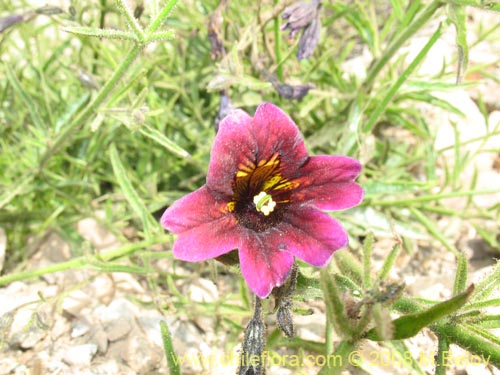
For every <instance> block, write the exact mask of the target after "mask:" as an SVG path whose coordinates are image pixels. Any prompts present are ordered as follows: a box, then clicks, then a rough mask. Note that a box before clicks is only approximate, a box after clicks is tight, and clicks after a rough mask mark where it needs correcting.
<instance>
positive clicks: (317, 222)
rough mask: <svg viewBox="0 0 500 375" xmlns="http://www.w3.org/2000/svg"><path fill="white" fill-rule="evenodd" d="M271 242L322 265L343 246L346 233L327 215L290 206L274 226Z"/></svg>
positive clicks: (305, 208) (299, 256)
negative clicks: (277, 241) (280, 220)
mask: <svg viewBox="0 0 500 375" xmlns="http://www.w3.org/2000/svg"><path fill="white" fill-rule="evenodd" d="M269 237H273V239H272V240H270V241H271V242H275V241H276V240H279V243H278V244H277V246H278V247H279V248H280V249H282V250H283V251H287V252H289V253H291V254H293V255H294V256H296V257H297V258H300V259H302V260H303V261H305V262H307V263H309V264H311V265H313V266H316V267H323V266H325V265H326V264H327V263H328V262H329V261H330V259H331V257H332V255H333V253H334V252H335V251H336V250H338V249H340V248H343V247H346V246H347V243H348V237H347V233H346V231H345V230H344V228H342V226H341V225H340V224H339V222H338V221H337V220H335V219H333V218H331V217H330V216H328V215H327V214H325V213H323V212H321V211H319V210H317V209H315V208H312V207H307V206H299V207H294V208H293V209H290V210H288V211H287V213H286V214H285V217H284V218H283V221H282V222H281V223H280V224H279V226H278V227H277V228H276V229H275V232H274V233H273V235H270V236H269Z"/></svg>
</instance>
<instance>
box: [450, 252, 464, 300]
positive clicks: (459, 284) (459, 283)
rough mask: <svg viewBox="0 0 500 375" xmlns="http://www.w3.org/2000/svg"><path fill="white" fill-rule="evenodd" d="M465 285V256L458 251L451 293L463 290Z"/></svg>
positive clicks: (454, 293)
mask: <svg viewBox="0 0 500 375" xmlns="http://www.w3.org/2000/svg"><path fill="white" fill-rule="evenodd" d="M466 285H467V258H466V257H465V255H464V253H459V254H458V258H457V274H456V275H455V284H454V285H453V295H454V296H456V295H457V294H459V293H462V292H463V291H464V290H465V286H466Z"/></svg>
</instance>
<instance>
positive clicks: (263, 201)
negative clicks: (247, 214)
mask: <svg viewBox="0 0 500 375" xmlns="http://www.w3.org/2000/svg"><path fill="white" fill-rule="evenodd" d="M253 203H254V204H255V208H256V209H257V211H259V212H262V213H263V214H264V215H265V216H269V214H270V213H271V212H273V211H274V207H276V202H275V201H273V197H272V196H271V195H269V194H267V193H266V192H264V191H261V192H260V193H259V194H258V195H256V196H255V197H253Z"/></svg>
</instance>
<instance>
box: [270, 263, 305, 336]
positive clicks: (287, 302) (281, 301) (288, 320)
mask: <svg viewBox="0 0 500 375" xmlns="http://www.w3.org/2000/svg"><path fill="white" fill-rule="evenodd" d="M298 274H299V269H298V267H297V264H295V263H294V265H293V267H292V271H291V272H290V276H289V277H288V279H287V281H286V282H285V284H283V285H282V286H281V287H279V288H275V289H274V290H273V295H274V296H275V298H276V305H277V306H278V312H277V313H276V321H277V323H278V327H279V329H281V331H282V332H283V333H284V334H285V336H287V337H289V338H292V337H293V336H295V330H294V327H293V317H292V312H291V309H292V294H293V292H294V291H295V288H296V287H297V276H298Z"/></svg>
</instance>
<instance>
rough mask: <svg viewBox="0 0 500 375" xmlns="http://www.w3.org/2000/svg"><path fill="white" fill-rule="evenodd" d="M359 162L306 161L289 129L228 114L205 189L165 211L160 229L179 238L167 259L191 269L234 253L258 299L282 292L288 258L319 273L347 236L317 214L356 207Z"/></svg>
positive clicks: (265, 118) (270, 113)
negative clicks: (186, 263) (183, 262)
mask: <svg viewBox="0 0 500 375" xmlns="http://www.w3.org/2000/svg"><path fill="white" fill-rule="evenodd" d="M360 171H361V165H360V163H359V162H358V161H357V160H355V159H352V158H349V157H345V156H327V155H321V156H309V155H308V153H307V151H306V148H305V146H304V141H303V139H302V136H301V134H300V132H299V129H298V128H297V126H296V125H295V123H294V122H293V121H292V120H291V119H290V118H289V117H288V116H287V115H286V114H285V113H284V112H283V111H282V110H281V109H279V108H278V107H276V106H275V105H273V104H270V103H263V104H261V105H260V106H259V107H258V108H257V110H256V112H255V115H254V117H250V116H249V115H248V114H247V113H246V112H244V111H242V110H235V111H233V112H232V113H231V114H230V115H229V116H227V117H226V118H225V119H224V120H222V122H221V123H220V128H219V132H218V133H217V136H216V138H215V141H214V144H213V147H212V152H211V158H210V165H209V169H208V175H207V180H206V184H205V185H204V186H202V187H201V188H200V189H198V190H196V191H195V192H193V193H190V194H188V195H186V196H185V197H183V198H181V199H180V200H178V201H177V202H175V203H174V204H173V205H172V206H170V207H169V208H168V209H167V210H166V211H165V213H164V214H163V216H162V218H161V223H162V225H163V226H164V227H165V228H166V229H168V230H170V231H172V232H173V233H176V234H178V238H177V240H176V242H175V243H174V246H173V253H174V256H175V257H176V258H178V259H181V260H186V261H190V262H198V261H203V260H206V259H210V258H217V257H219V256H221V255H223V254H227V253H229V252H231V251H232V250H234V249H238V256H239V263H240V267H241V272H242V274H243V277H244V278H245V280H246V282H247V284H248V286H249V287H250V289H252V291H253V292H254V293H255V294H256V295H257V296H259V297H260V298H265V297H267V296H268V295H269V294H270V293H271V290H272V289H273V288H274V287H276V286H280V285H282V284H283V283H284V282H285V280H286V278H287V277H288V274H289V272H290V269H291V267H292V265H293V263H294V257H297V258H299V259H302V260H303V261H305V262H307V263H309V264H311V265H313V266H316V267H323V266H325V265H326V264H328V262H329V261H330V259H331V257H332V254H333V253H334V251H336V250H338V249H340V248H342V247H345V246H346V245H347V233H346V232H345V230H344V229H343V228H342V226H341V225H340V224H339V223H338V222H337V221H336V220H335V219H333V218H331V217H330V216H328V215H327V214H325V213H323V212H322V211H320V210H341V209H346V208H350V207H353V206H356V205H357V204H359V203H360V202H361V200H362V199H363V189H362V188H361V187H360V186H359V185H358V184H357V183H355V182H354V179H355V178H356V177H357V176H358V174H359V173H360Z"/></svg>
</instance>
